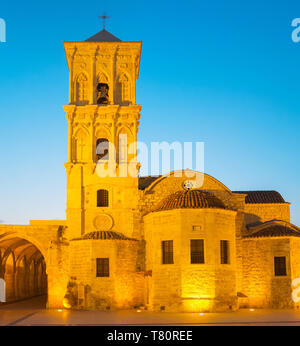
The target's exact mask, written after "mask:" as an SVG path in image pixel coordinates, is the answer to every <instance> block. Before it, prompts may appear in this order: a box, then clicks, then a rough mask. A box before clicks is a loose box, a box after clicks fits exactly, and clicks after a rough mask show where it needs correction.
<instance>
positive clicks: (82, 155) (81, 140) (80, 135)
mask: <svg viewBox="0 0 300 346" xmlns="http://www.w3.org/2000/svg"><path fill="white" fill-rule="evenodd" d="M87 138H88V137H87V135H86V133H85V132H84V131H83V130H82V129H80V130H79V131H78V132H77V133H76V135H75V137H74V156H73V157H74V159H75V160H76V161H77V162H86V161H88V155H89V153H88V146H87Z"/></svg>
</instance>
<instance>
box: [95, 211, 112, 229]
mask: <svg viewBox="0 0 300 346" xmlns="http://www.w3.org/2000/svg"><path fill="white" fill-rule="evenodd" d="M113 224H114V222H113V218H112V217H111V216H110V215H108V214H104V213H103V214H100V215H97V216H96V217H95V218H94V221H93V225H94V227H95V229H96V230H97V231H110V230H111V229H112V227H113Z"/></svg>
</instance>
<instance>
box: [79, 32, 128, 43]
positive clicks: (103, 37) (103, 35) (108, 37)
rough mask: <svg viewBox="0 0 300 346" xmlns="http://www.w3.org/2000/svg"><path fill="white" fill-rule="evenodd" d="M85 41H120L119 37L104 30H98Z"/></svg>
mask: <svg viewBox="0 0 300 346" xmlns="http://www.w3.org/2000/svg"><path fill="white" fill-rule="evenodd" d="M85 41H86V42H121V40H120V39H119V38H117V37H116V36H114V35H112V34H111V33H110V32H108V31H106V30H104V29H103V30H101V31H99V32H98V33H97V34H96V35H93V36H91V37H89V38H88V39H87V40H85Z"/></svg>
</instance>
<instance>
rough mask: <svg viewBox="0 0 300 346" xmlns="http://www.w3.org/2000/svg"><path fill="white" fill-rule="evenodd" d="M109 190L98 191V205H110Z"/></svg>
mask: <svg viewBox="0 0 300 346" xmlns="http://www.w3.org/2000/svg"><path fill="white" fill-rule="evenodd" d="M108 204H109V201H108V191H107V190H98V191H97V207H108Z"/></svg>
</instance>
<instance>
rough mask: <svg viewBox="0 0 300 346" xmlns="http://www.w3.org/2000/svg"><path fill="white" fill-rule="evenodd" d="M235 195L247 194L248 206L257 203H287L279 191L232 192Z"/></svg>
mask: <svg viewBox="0 0 300 346" xmlns="http://www.w3.org/2000/svg"><path fill="white" fill-rule="evenodd" d="M232 192H233V193H241V194H246V195H247V196H246V198H245V202H246V203H247V204H252V203H253V204H255V203H286V202H285V200H284V199H283V198H282V196H281V194H280V193H279V192H277V191H273V190H272V191H232Z"/></svg>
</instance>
